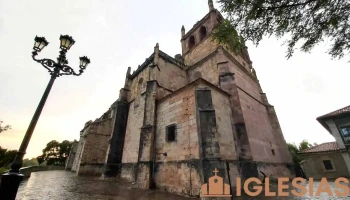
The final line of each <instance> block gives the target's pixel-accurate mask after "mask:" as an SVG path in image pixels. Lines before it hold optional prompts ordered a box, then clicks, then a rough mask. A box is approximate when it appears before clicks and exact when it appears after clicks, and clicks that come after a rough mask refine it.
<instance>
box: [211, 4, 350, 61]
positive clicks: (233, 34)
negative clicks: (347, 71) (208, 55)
mask: <svg viewBox="0 0 350 200" xmlns="http://www.w3.org/2000/svg"><path fill="white" fill-rule="evenodd" d="M218 2H219V3H220V4H221V7H222V12H223V13H224V14H226V15H227V19H226V20H225V21H223V23H221V24H220V25H219V26H218V28H217V29H216V31H214V34H213V36H214V39H215V40H217V41H218V42H219V43H221V44H226V45H227V46H228V47H229V48H230V49H231V50H232V51H234V52H240V51H241V49H242V46H244V41H247V40H250V41H252V42H253V43H254V44H255V45H258V44H259V42H260V41H261V40H262V38H263V36H271V35H275V36H276V37H277V38H281V37H283V36H287V38H289V39H287V40H286V41H285V43H284V44H286V45H287V55H286V57H287V58H290V57H291V56H292V55H293V53H294V50H295V46H296V45H297V43H298V42H301V43H302V44H301V48H300V50H301V51H303V52H310V51H311V49H312V48H313V47H314V46H315V45H317V44H318V43H320V42H322V41H324V40H325V39H329V40H330V43H329V44H330V49H329V50H328V53H329V54H330V55H331V57H332V58H338V59H340V58H342V57H343V56H344V54H349V53H350V51H349V50H350V36H349V35H350V28H349V27H350V20H349V19H350V1H347V0H278V1H277V0H218Z"/></svg>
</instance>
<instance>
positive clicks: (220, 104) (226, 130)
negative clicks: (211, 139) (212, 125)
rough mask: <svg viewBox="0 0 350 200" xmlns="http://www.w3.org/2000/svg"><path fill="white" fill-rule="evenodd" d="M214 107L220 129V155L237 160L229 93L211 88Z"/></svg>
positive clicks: (218, 128) (217, 126)
mask: <svg viewBox="0 0 350 200" xmlns="http://www.w3.org/2000/svg"><path fill="white" fill-rule="evenodd" d="M211 95H212V101H213V107H214V109H215V116H216V128H217V131H218V137H219V145H220V156H221V158H222V159H224V160H236V159H237V153H236V152H237V151H236V142H235V140H234V134H235V133H234V132H233V125H232V113H231V109H230V101H229V98H228V96H227V95H225V94H223V93H222V92H219V91H217V89H213V88H211Z"/></svg>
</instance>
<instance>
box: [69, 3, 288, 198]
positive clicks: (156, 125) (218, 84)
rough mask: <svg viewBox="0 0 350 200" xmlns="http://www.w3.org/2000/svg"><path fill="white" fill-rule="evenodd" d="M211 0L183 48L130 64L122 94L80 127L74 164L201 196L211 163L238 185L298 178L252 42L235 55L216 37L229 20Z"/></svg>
mask: <svg viewBox="0 0 350 200" xmlns="http://www.w3.org/2000/svg"><path fill="white" fill-rule="evenodd" d="M208 5H209V12H208V13H207V14H206V15H205V16H204V17H203V18H202V19H201V20H200V21H198V22H197V23H196V24H195V25H194V26H193V27H192V28H191V29H190V30H189V31H187V32H186V31H185V28H184V27H182V29H181V46H182V54H178V55H176V56H175V57H171V56H169V55H167V54H166V53H164V52H163V51H161V50H160V46H159V44H156V46H155V47H154V51H153V53H152V54H151V55H150V56H149V57H148V58H147V59H146V60H145V61H144V62H143V63H142V64H141V65H140V66H139V67H138V68H137V69H136V70H135V71H133V72H132V73H131V68H130V67H129V68H128V70H127V73H126V77H125V84H124V87H123V88H121V89H120V92H119V98H118V100H116V101H115V102H114V103H113V104H112V105H111V107H110V108H109V110H108V111H107V112H105V113H104V114H103V115H102V116H101V117H100V118H98V119H96V120H95V121H89V122H87V123H86V124H85V126H84V128H83V129H82V130H81V132H80V140H79V142H78V143H77V144H75V148H72V149H73V150H72V152H71V154H72V155H73V156H70V157H69V158H70V159H72V160H71V161H70V162H67V163H71V164H70V165H71V166H69V167H68V168H67V169H70V170H72V171H75V172H76V173H77V174H78V175H98V176H102V177H104V178H114V177H121V178H124V179H128V180H130V181H131V182H133V183H134V186H135V187H138V188H144V189H154V188H156V189H160V190H166V191H168V192H173V193H178V194H187V195H198V194H199V191H200V189H201V186H202V184H204V183H206V182H207V181H208V178H209V177H211V176H212V175H213V171H214V169H217V170H218V171H219V173H218V176H220V177H223V178H224V180H225V182H226V183H229V184H230V186H231V189H232V191H234V190H235V188H236V187H235V183H236V181H235V180H236V178H238V177H241V178H243V179H245V178H249V177H261V176H262V174H261V172H263V173H265V174H266V175H267V176H269V177H275V178H276V177H282V176H283V177H293V173H294V171H293V166H292V160H291V158H290V155H289V152H288V150H287V146H286V142H285V139H284V137H283V133H282V130H281V127H280V125H279V122H278V119H277V116H276V112H275V110H274V107H273V106H272V105H271V104H269V102H268V100H267V97H266V94H265V93H264V92H263V91H262V89H261V86H260V84H259V80H258V78H257V76H256V73H255V70H254V68H253V66H252V61H251V60H250V58H249V54H248V51H247V48H244V49H242V53H241V54H235V53H232V52H230V51H229V50H228V49H227V48H226V47H225V46H222V45H219V44H217V43H215V41H213V40H212V38H211V33H212V31H213V29H214V28H215V27H216V26H217V25H218V24H219V23H220V22H221V21H222V20H223V17H222V15H221V14H220V12H219V11H218V10H217V9H215V8H214V6H213V2H212V0H209V3H208Z"/></svg>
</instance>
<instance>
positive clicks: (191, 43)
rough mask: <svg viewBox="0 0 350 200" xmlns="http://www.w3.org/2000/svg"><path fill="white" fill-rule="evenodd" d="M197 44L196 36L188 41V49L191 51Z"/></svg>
mask: <svg viewBox="0 0 350 200" xmlns="http://www.w3.org/2000/svg"><path fill="white" fill-rule="evenodd" d="M195 44H196V40H195V38H194V36H193V35H192V36H191V37H190V39H189V40H188V48H189V49H191V48H192V47H193V46H194V45H195Z"/></svg>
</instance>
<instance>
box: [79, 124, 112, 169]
mask: <svg viewBox="0 0 350 200" xmlns="http://www.w3.org/2000/svg"><path fill="white" fill-rule="evenodd" d="M112 123H113V120H112V118H109V119H105V120H102V121H99V122H94V123H93V124H91V125H90V127H89V130H88V133H87V134H86V136H85V144H84V150H83V154H82V156H81V162H80V166H79V171H78V174H85V175H100V174H101V173H102V170H103V166H104V163H105V157H106V153H107V149H108V144H109V138H110V135H111V132H112V127H113V124H112Z"/></svg>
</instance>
